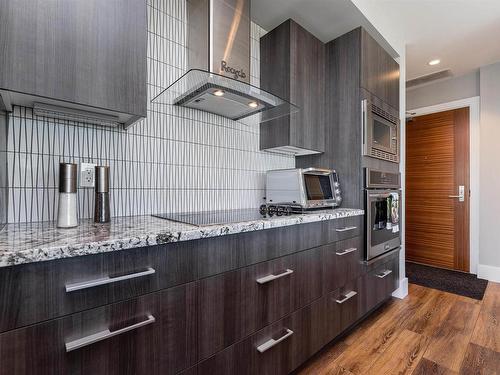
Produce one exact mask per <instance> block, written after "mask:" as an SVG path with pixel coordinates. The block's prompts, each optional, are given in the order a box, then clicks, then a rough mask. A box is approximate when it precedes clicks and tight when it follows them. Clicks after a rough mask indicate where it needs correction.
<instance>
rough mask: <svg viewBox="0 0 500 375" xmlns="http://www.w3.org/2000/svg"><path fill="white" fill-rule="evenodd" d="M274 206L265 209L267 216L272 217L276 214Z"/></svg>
mask: <svg viewBox="0 0 500 375" xmlns="http://www.w3.org/2000/svg"><path fill="white" fill-rule="evenodd" d="M276 211H277V210H276V206H269V207H267V214H268V215H269V216H273V215H274V214H275V213H276Z"/></svg>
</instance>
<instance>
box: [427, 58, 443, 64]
mask: <svg viewBox="0 0 500 375" xmlns="http://www.w3.org/2000/svg"><path fill="white" fill-rule="evenodd" d="M440 62H441V60H439V59H435V60H431V61H429V65H431V66H432V65H437V64H439V63H440Z"/></svg>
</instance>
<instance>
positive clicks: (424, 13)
mask: <svg viewBox="0 0 500 375" xmlns="http://www.w3.org/2000/svg"><path fill="white" fill-rule="evenodd" d="M377 1H378V3H379V6H381V7H384V8H385V11H386V14H387V16H388V17H389V18H393V19H394V27H395V28H397V29H398V30H400V32H401V33H402V34H403V38H404V40H405V41H406V78H407V80H410V79H413V78H416V77H420V76H422V75H427V74H431V73H434V72H437V71H440V70H444V69H451V71H452V74H453V75H455V76H458V75H462V74H465V73H468V72H470V71H472V70H476V69H477V68H479V67H480V66H483V65H488V64H491V63H494V62H497V61H500V0H377ZM432 59H440V60H441V63H440V64H439V65H435V66H429V65H428V62H429V61H430V60H432Z"/></svg>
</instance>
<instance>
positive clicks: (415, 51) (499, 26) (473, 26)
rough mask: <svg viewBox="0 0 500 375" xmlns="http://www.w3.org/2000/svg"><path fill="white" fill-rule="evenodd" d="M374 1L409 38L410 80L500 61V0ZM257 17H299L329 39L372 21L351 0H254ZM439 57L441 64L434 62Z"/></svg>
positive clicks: (267, 24) (270, 21) (265, 23)
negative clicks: (431, 63)
mask: <svg viewBox="0 0 500 375" xmlns="http://www.w3.org/2000/svg"><path fill="white" fill-rule="evenodd" d="M371 1H376V6H377V7H378V8H380V10H381V11H382V12H383V13H384V15H385V17H386V18H387V21H386V22H390V23H392V24H393V28H394V29H395V30H397V32H398V33H401V35H402V36H403V40H405V42H406V78H407V80H410V79H413V78H416V77H420V76H422V75H427V74H431V73H434V72H437V71H440V70H444V69H451V71H452V73H453V75H455V76H457V75H462V74H465V73H467V72H470V71H473V70H476V69H477V68H479V67H480V66H483V65H487V64H491V63H494V62H497V61H500V0H371ZM252 17H253V19H254V21H255V22H257V23H258V24H259V25H261V26H262V27H264V28H265V29H267V30H271V29H273V28H274V27H276V26H277V25H279V24H280V23H281V22H283V21H285V20H286V19H288V18H293V19H294V20H296V21H297V22H299V23H300V24H301V25H302V26H304V27H305V28H306V29H308V30H309V31H311V32H312V33H313V34H314V35H316V36H317V37H318V38H320V39H321V40H323V41H324V42H327V41H329V40H331V39H334V38H336V37H337V36H339V35H342V34H343V33H345V32H347V31H350V30H351V29H353V28H355V27H357V26H360V25H363V26H365V27H368V28H369V27H370V26H371V24H370V23H369V22H368V21H367V20H366V18H365V17H364V16H363V14H362V13H361V12H360V11H359V10H358V9H357V8H356V7H355V6H354V4H353V3H352V2H351V1H350V0H252ZM369 31H370V33H371V34H374V33H376V31H375V30H374V29H372V30H369ZM374 36H375V35H374ZM379 37H380V36H379ZM377 39H379V38H377ZM382 39H383V38H382ZM386 49H387V47H386ZM436 58H439V59H440V60H441V64H439V65H436V66H429V65H428V62H429V61H430V60H432V59H436Z"/></svg>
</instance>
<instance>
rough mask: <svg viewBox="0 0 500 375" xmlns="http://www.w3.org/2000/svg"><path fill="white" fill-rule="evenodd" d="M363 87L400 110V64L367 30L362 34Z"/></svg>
mask: <svg viewBox="0 0 500 375" xmlns="http://www.w3.org/2000/svg"><path fill="white" fill-rule="evenodd" d="M361 67H362V68H361V87H363V88H365V89H366V90H368V91H369V92H371V93H372V94H374V95H375V96H377V97H378V98H379V99H381V100H382V101H384V102H385V103H387V104H389V105H390V106H392V107H393V108H395V109H399V64H398V63H397V62H396V61H395V60H394V59H393V58H392V56H391V55H389V54H388V53H387V52H386V51H385V50H384V49H383V48H382V47H381V46H380V45H379V44H378V43H377V41H376V40H375V39H373V38H372V37H371V36H370V35H369V34H368V33H367V32H366V31H365V30H363V31H362V33H361Z"/></svg>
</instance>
